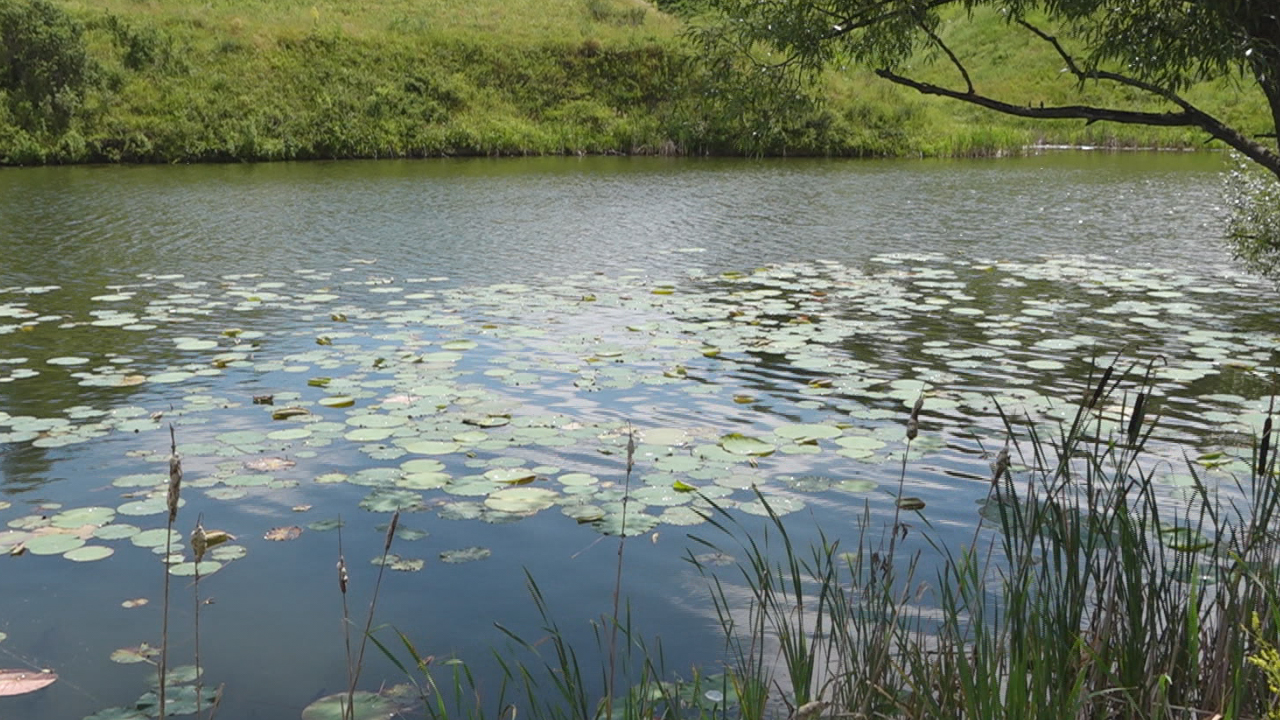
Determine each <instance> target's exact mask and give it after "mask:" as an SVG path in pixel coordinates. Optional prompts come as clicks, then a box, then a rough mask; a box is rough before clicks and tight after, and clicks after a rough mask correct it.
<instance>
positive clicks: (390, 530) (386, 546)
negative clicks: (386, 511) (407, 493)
mask: <svg viewBox="0 0 1280 720" xmlns="http://www.w3.org/2000/svg"><path fill="white" fill-rule="evenodd" d="M399 524H400V511H399V510H397V511H396V512H395V514H394V515H392V516H391V524H390V525H388V526H387V539H386V540H384V541H383V543H382V552H384V553H386V552H390V550H391V539H392V538H394V537H395V536H396V526H397V525H399Z"/></svg>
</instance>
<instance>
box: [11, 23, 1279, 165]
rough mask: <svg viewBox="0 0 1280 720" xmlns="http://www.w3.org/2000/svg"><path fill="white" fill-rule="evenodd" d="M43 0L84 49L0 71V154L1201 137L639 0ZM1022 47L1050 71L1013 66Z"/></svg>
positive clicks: (292, 154) (1044, 57)
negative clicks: (757, 49)
mask: <svg viewBox="0 0 1280 720" xmlns="http://www.w3.org/2000/svg"><path fill="white" fill-rule="evenodd" d="M49 3H50V4H49V5H48V6H47V7H48V8H50V9H51V10H50V11H49V13H46V15H49V17H45V16H44V15H42V16H41V17H40V18H37V20H39V22H35V23H34V25H40V24H41V23H44V24H45V25H47V24H48V22H49V21H50V19H51V18H52V22H53V23H54V25H55V26H56V29H57V32H45V31H41V38H42V42H43V41H48V42H49V45H48V47H49V52H50V53H52V54H54V55H56V56H57V59H59V61H62V60H66V59H67V58H68V57H70V58H71V60H73V61H77V62H81V61H82V70H81V71H80V72H78V73H75V72H73V73H71V74H72V75H73V76H74V77H71V80H72V81H74V82H70V81H69V82H66V83H61V84H60V83H59V82H58V81H49V82H45V85H46V86H47V87H44V88H43V89H44V90H45V92H43V94H41V93H40V92H39V91H40V90H41V87H36V86H37V85H39V84H40V83H39V82H35V85H32V86H31V87H30V88H29V89H30V91H31V93H33V94H34V97H33V98H25V97H21V96H20V95H21V93H20V92H19V90H15V89H12V83H11V89H10V90H9V91H7V93H6V91H4V90H0V163H4V164H34V163H76V162H104V161H105V162H118V161H125V162H193V161H227V160H289V159H309V158H341V157H367V158H376V157H419V156H439V155H472V154H474V155H494V154H561V153H564V154H572V153H668V154H707V153H710V154H823V155H909V154H923V155H968V154H991V153H995V152H1001V151H1008V150H1014V149H1017V148H1020V147H1023V146H1026V145H1029V144H1034V143H1040V142H1044V143H1066V144H1094V145H1098V144H1101V145H1113V146H1151V145H1195V144H1198V143H1199V142H1200V141H1201V138H1200V137H1199V136H1198V135H1196V134H1194V133H1187V132H1185V131H1181V130H1177V129H1173V130H1169V129H1163V130H1162V129H1154V128H1138V127H1116V126H1106V125H1101V124H1100V125H1095V126H1089V127H1084V126H1083V125H1081V124H1080V123H1062V124H1057V125H1052V124H1043V123H1041V124H1030V123H1026V122H1023V121H1018V120H1016V119H1012V118H1005V117H1003V116H999V115H995V114H992V113H986V112H984V111H980V110H976V109H972V108H965V107H960V106H958V105H956V104H954V103H948V102H945V101H941V100H937V99H930V98H923V97H919V96H916V95H913V94H911V93H910V92H908V91H904V90H901V89H899V88H896V87H892V86H890V85H888V84H887V83H885V82H884V81H881V80H879V79H877V78H874V77H873V76H871V75H870V74H869V73H866V72H864V71H859V70H851V71H847V72H832V73H831V74H830V75H829V76H828V77H827V78H826V79H825V81H824V82H821V83H819V86H817V87H814V88H810V89H807V90H804V91H801V92H797V93H780V92H778V91H777V88H776V87H775V86H774V84H773V83H772V81H771V80H770V79H769V78H768V77H767V76H765V75H763V74H762V73H760V72H759V71H756V70H754V69H752V68H747V67H744V66H742V65H741V64H735V63H734V62H733V61H732V60H729V59H725V58H715V57H708V56H706V55H705V54H703V53H702V52H701V51H700V50H698V49H697V48H695V47H693V45H692V44H691V43H690V42H689V41H688V40H687V39H686V38H685V37H684V36H683V34H682V21H681V20H680V19H677V18H674V17H672V16H670V15H668V14H665V13H663V12H661V11H659V10H658V9H656V8H655V7H653V6H652V5H650V4H648V3H645V2H643V1H642V0H544V1H542V2H534V1H533V0H475V1H474V2H468V3H459V2H456V1H454V0H393V1H390V2H383V3H378V4H376V5H360V6H353V5H351V4H349V3H339V2H333V1H328V2H326V1H324V0H321V1H319V2H314V3H313V2H310V0H307V1H305V2H304V1H297V0H271V1H270V2H257V1H251V0H222V1H219V2H213V3H195V2H191V1H190V0H149V1H145V2H144V1H139V0H104V1H103V2H92V3H90V2H84V1H83V0H49ZM32 7H33V6H32V5H31V0H0V20H2V19H3V18H4V17H6V16H7V17H11V18H14V17H16V18H17V20H14V21H13V22H11V23H10V25H13V24H14V23H17V24H18V25H21V24H22V23H26V25H27V26H32V25H33V19H32V17H31V16H32V13H33V11H32ZM50 13H51V14H50ZM37 14H38V13H37ZM965 27H966V28H967V27H969V26H968V25H966V26H965ZM976 27H977V29H976V30H974V29H968V30H965V29H964V28H960V27H959V26H957V30H955V32H956V33H958V32H961V31H964V32H969V33H971V36H970V37H967V38H964V40H966V41H968V42H966V43H965V44H966V45H967V46H968V47H971V48H973V58H972V60H973V62H974V68H973V72H974V73H975V79H977V80H978V81H979V82H980V83H984V84H985V83H990V85H987V87H990V88H991V89H992V91H993V92H994V91H996V90H999V91H1000V92H1002V93H1003V92H1007V94H1008V95H1009V96H1010V97H1016V98H1023V97H1025V98H1026V100H1027V102H1038V101H1040V100H1044V101H1046V102H1054V101H1057V100H1059V99H1064V98H1066V97H1069V96H1070V93H1071V92H1072V91H1073V90H1074V85H1073V83H1072V82H1071V81H1069V80H1067V79H1065V78H1062V77H1060V76H1059V74H1058V73H1057V72H1056V69H1055V68H1056V66H1055V65H1054V62H1053V60H1054V59H1053V58H1052V57H1050V56H1049V55H1048V53H1047V52H1046V50H1045V49H1044V48H1043V47H1038V46H1036V45H1034V44H1032V43H1031V41H1030V40H1028V41H1027V43H1026V45H1024V46H1017V47H1006V46H1002V45H1000V44H999V41H998V36H999V34H1000V33H1001V32H1002V31H1004V30H1005V29H1006V28H1005V27H1004V25H1003V23H1002V22H1001V21H1000V20H999V18H996V17H994V16H992V17H989V18H985V19H984V22H982V23H979V24H978V25H977V26H976ZM956 39H957V40H959V39H960V38H956ZM42 63H44V59H43V58H42V59H40V62H35V61H33V60H31V59H27V60H23V59H21V58H19V59H16V60H13V59H11V60H10V64H11V66H12V67H16V66H18V65H24V66H26V67H37V66H39V67H41V68H45V67H46V66H45V65H44V64H42ZM922 63H923V65H924V66H925V68H926V69H925V74H926V76H928V77H935V78H942V77H945V73H946V72H947V68H946V67H944V66H938V65H937V64H936V63H935V62H933V61H931V60H927V59H922ZM55 64H56V63H55ZM58 67H62V66H60V65H59V66H58ZM1026 67H1043V68H1046V69H1047V71H1046V72H1043V73H1032V74H1027V75H1024V74H1023V73H1021V72H1018V73H1016V74H1015V73H1014V72H1013V70H1010V68H1014V69H1021V68H1026ZM28 74H29V73H28ZM64 79H65V78H64ZM46 80H47V78H46ZM36 81H41V79H40V78H38V77H37V78H36ZM33 82H34V81H33ZM41 82H44V81H41ZM1242 95H1243V93H1241V92H1239V90H1238V89H1235V88H1226V87H1221V88H1205V89H1202V90H1200V91H1198V92H1197V99H1199V100H1203V101H1206V104H1207V105H1208V106H1209V107H1211V108H1225V110H1226V112H1225V114H1226V116H1227V117H1228V119H1231V120H1239V119H1248V118H1251V117H1255V116H1258V117H1260V112H1261V107H1260V104H1259V105H1258V106H1256V107H1255V106H1249V105H1240V104H1239V98H1240V97H1241V96H1242ZM1103 99H1107V98H1103ZM1246 126H1249V125H1248V124H1247V123H1246Z"/></svg>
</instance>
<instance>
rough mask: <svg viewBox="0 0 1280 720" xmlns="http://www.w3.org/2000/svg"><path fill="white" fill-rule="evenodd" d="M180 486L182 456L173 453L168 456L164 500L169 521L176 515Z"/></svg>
mask: <svg viewBox="0 0 1280 720" xmlns="http://www.w3.org/2000/svg"><path fill="white" fill-rule="evenodd" d="M181 487H182V458H180V457H178V455H177V454H176V453H175V454H173V455H170V456H169V493H168V495H167V496H166V498H165V499H166V501H167V503H168V506H169V522H170V523H172V522H173V521H174V520H175V519H177V517H178V495H179V493H180V492H181Z"/></svg>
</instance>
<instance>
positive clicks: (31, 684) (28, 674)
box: [0, 670, 58, 697]
mask: <svg viewBox="0 0 1280 720" xmlns="http://www.w3.org/2000/svg"><path fill="white" fill-rule="evenodd" d="M57 679H58V674H57V673H54V672H49V671H47V670H45V671H35V670H0V697H4V696H6V695H25V694H27V693H29V692H35V691H36V690H39V689H40V688H42V687H45V686H47V685H52V684H53V682H54V681H55V680H57Z"/></svg>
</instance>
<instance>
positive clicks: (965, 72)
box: [920, 22, 974, 95]
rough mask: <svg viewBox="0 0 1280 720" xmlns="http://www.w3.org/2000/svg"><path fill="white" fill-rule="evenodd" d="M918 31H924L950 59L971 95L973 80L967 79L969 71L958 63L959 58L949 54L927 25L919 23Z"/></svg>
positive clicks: (951, 53) (945, 45)
mask: <svg viewBox="0 0 1280 720" xmlns="http://www.w3.org/2000/svg"><path fill="white" fill-rule="evenodd" d="M920 29H921V30H923V31H924V34H925V35H928V36H929V39H930V40H932V41H933V42H934V44H935V45H937V46H938V47H940V48H942V52H944V53H946V54H947V57H949V58H951V64H952V65H955V66H956V69H957V70H959V71H960V77H962V78H964V84H965V87H967V88H968V89H969V94H970V95H973V94H974V90H973V80H971V79H970V78H969V71H968V70H966V69H965V68H964V64H963V63H961V62H960V58H958V57H956V54H955V53H953V52H951V48H949V47H947V44H946V43H944V42H942V38H940V37H938V34H937V33H935V32H934V31H933V30H932V29H930V28H929V26H928V25H926V24H924V22H921V23H920Z"/></svg>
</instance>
